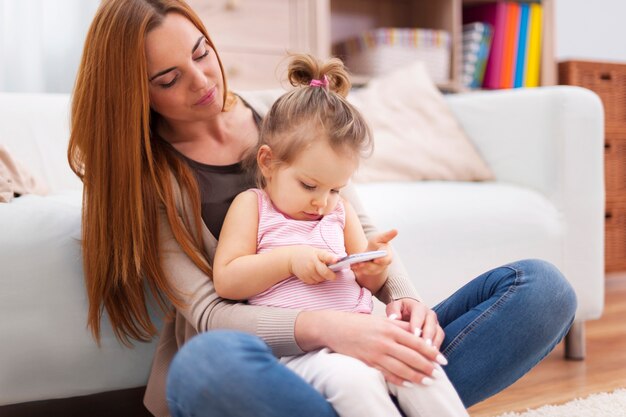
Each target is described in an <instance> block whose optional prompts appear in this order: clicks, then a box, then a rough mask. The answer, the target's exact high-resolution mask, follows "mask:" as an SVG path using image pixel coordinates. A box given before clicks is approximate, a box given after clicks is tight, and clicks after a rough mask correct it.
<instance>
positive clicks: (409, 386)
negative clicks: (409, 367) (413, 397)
mask: <svg viewBox="0 0 626 417" xmlns="http://www.w3.org/2000/svg"><path fill="white" fill-rule="evenodd" d="M402 386H403V387H406V388H413V383H411V382H409V381H404V382H403V383H402Z"/></svg>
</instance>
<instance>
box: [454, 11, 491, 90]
mask: <svg viewBox="0 0 626 417" xmlns="http://www.w3.org/2000/svg"><path fill="white" fill-rule="evenodd" d="M491 33H492V29H491V26H490V25H489V24H487V23H482V22H474V23H468V24H466V25H463V36H462V39H463V49H462V52H463V67H462V71H461V81H462V83H463V85H464V86H465V87H468V88H480V87H481V86H482V82H483V77H484V74H485V66H486V62H487V58H488V56H489V48H490V46H491Z"/></svg>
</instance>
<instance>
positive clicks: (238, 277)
mask: <svg viewBox="0 0 626 417" xmlns="http://www.w3.org/2000/svg"><path fill="white" fill-rule="evenodd" d="M258 207H259V205H258V200H257V195H256V194H255V193H254V192H252V191H244V192H243V193H241V194H239V195H238V196H237V197H235V200H233V203H232V204H231V205H230V208H229V209H228V213H227V214H226V218H225V219H224V224H223V225H222V231H221V233H220V236H219V240H218V245H217V250H216V252H215V258H214V260H213V283H214V285H215V291H216V292H217V294H218V295H219V296H220V297H223V298H228V299H231V300H245V299H247V298H250V297H252V296H254V295H257V294H259V293H261V292H263V291H265V290H266V289H268V288H270V287H271V286H272V285H274V284H276V283H278V282H280V281H282V280H284V279H285V278H288V277H289V275H290V273H289V256H288V251H287V248H280V249H278V250H273V251H271V252H268V253H266V254H258V255H257V253H256V249H257V233H258V227H259V208H258ZM281 249H282V250H281Z"/></svg>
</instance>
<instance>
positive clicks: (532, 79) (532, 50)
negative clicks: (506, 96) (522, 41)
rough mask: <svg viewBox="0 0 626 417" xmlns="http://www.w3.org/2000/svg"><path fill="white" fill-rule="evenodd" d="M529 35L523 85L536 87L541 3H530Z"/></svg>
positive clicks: (539, 57)
mask: <svg viewBox="0 0 626 417" xmlns="http://www.w3.org/2000/svg"><path fill="white" fill-rule="evenodd" d="M529 20H530V23H529V31H530V33H529V36H528V64H527V66H526V73H525V78H524V81H525V82H524V85H525V86H527V87H537V86H538V85H539V70H540V62H541V36H542V20H543V9H542V6H541V4H538V3H533V4H531V5H530V14H529Z"/></svg>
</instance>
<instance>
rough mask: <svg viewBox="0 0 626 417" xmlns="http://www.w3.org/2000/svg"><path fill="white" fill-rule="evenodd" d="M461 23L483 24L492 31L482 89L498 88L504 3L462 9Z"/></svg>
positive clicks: (502, 42) (504, 27) (503, 25)
mask: <svg viewBox="0 0 626 417" xmlns="http://www.w3.org/2000/svg"><path fill="white" fill-rule="evenodd" d="M463 22H464V23H472V22H483V23H488V24H489V25H491V27H492V29H493V34H492V41H491V48H490V52H489V58H488V59H487V64H486V67H485V75H484V80H483V87H484V88H500V84H501V80H500V77H501V69H502V52H503V47H504V37H505V33H506V31H505V29H506V3H504V2H497V3H486V4H479V5H471V6H466V7H465V8H464V9H463Z"/></svg>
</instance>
